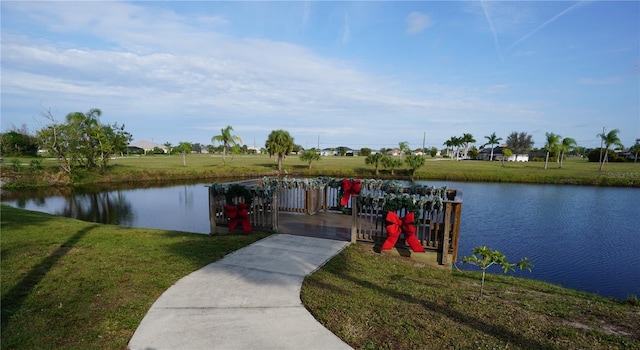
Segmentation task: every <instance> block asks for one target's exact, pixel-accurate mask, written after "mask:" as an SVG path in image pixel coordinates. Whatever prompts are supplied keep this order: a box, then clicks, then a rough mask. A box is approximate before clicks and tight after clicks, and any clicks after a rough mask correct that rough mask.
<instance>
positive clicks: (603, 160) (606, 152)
mask: <svg viewBox="0 0 640 350" xmlns="http://www.w3.org/2000/svg"><path fill="white" fill-rule="evenodd" d="M607 155H609V149H608V148H605V150H604V158H602V163H600V171H602V168H604V163H605V162H606V161H607Z"/></svg>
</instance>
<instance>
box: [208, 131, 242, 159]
mask: <svg viewBox="0 0 640 350" xmlns="http://www.w3.org/2000/svg"><path fill="white" fill-rule="evenodd" d="M232 131H233V127H232V126H231V125H228V126H227V127H226V128H224V129H220V135H216V136H213V137H212V138H211V142H213V143H216V142H217V143H220V144H222V164H226V157H227V148H228V147H229V146H233V145H236V144H238V143H239V142H242V138H240V136H237V135H232V134H231V132H232Z"/></svg>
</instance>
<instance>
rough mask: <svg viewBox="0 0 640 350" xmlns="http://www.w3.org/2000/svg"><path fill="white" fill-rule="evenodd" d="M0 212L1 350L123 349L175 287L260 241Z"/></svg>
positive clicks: (6, 210)
mask: <svg viewBox="0 0 640 350" xmlns="http://www.w3.org/2000/svg"><path fill="white" fill-rule="evenodd" d="M1 210H2V213H1V214H2V218H1V226H2V235H1V236H0V243H1V246H2V256H1V274H2V284H1V287H0V288H1V294H2V348H3V349H125V348H126V345H127V342H128V341H129V339H130V338H131V336H133V332H134V331H135V329H136V328H137V327H138V324H139V323H140V321H141V320H142V318H143V317H144V315H145V314H146V312H147V311H148V310H149V308H150V307H151V304H153V302H154V301H155V300H156V299H157V298H158V297H159V296H160V295H161V294H162V293H163V292H164V291H165V290H166V289H168V288H169V287H170V286H171V285H172V284H173V283H175V282H176V281H177V280H178V279H180V278H182V277H183V276H186V275H187V274H189V273H191V272H192V271H195V270H197V269H199V268H201V267H203V266H205V265H207V264H209V263H211V262H213V261H216V260H218V259H220V258H222V257H223V256H224V255H226V254H228V253H230V252H233V251H235V250H237V249H239V248H241V247H243V246H245V245H248V244H250V243H252V242H254V241H257V240H258V239H261V238H263V237H265V236H266V234H252V235H233V236H225V237H215V238H214V237H210V236H208V235H199V234H194V233H186V232H175V231H164V230H151V229H137V228H125V227H118V226H111V225H99V224H94V223H88V222H83V221H78V220H72V219H67V218H62V217H56V216H51V215H47V214H43V213H36V212H30V211H25V210H20V209H15V208H12V207H9V206H6V205H2V206H1Z"/></svg>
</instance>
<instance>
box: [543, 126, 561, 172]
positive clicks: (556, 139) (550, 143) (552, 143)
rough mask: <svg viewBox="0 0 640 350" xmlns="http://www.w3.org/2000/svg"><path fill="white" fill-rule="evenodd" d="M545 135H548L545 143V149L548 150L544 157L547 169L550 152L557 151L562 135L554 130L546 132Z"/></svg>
mask: <svg viewBox="0 0 640 350" xmlns="http://www.w3.org/2000/svg"><path fill="white" fill-rule="evenodd" d="M544 135H545V136H546V137H547V143H545V144H544V149H545V151H547V156H546V157H545V159H544V168H545V170H546V169H547V164H548V163H549V154H550V153H551V152H555V150H556V149H557V148H558V144H559V143H560V137H561V136H560V135H556V134H554V133H552V132H545V133H544Z"/></svg>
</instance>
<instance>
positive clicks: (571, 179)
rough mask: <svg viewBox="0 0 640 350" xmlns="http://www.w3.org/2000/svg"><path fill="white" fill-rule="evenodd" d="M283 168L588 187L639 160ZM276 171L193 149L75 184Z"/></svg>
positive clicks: (125, 160) (51, 165)
mask: <svg viewBox="0 0 640 350" xmlns="http://www.w3.org/2000/svg"><path fill="white" fill-rule="evenodd" d="M41 161H42V166H43V168H44V169H43V170H40V171H34V170H32V169H30V168H29V162H30V159H21V162H22V163H23V166H22V169H21V171H20V172H15V171H13V170H12V169H11V167H10V164H9V160H5V163H4V164H3V165H2V171H3V178H5V179H9V180H11V179H13V180H15V179H18V181H17V182H16V185H15V186H16V187H29V186H38V185H40V186H42V185H46V184H47V182H55V178H56V176H55V173H56V172H58V170H57V168H56V166H55V165H56V162H55V160H51V159H41ZM283 173H284V174H286V175H289V176H331V177H359V178H375V177H379V178H386V179H391V178H395V179H416V180H438V181H441V180H444V181H475V182H514V183H546V184H570V185H590V186H623V187H640V163H633V162H625V163H607V164H605V167H604V170H603V171H600V170H599V164H598V163H590V162H588V161H587V160H586V159H581V158H568V159H566V160H565V161H564V165H563V167H562V168H560V164H559V163H557V162H555V161H550V162H549V165H548V168H547V169H544V162H506V163H504V164H502V163H501V162H497V161H494V162H488V161H471V160H467V161H454V160H449V159H445V158H431V157H428V156H427V157H426V162H425V165H424V166H422V167H420V168H419V169H417V171H416V173H415V174H414V175H413V176H410V175H409V172H408V169H407V167H406V165H403V166H402V167H400V168H399V169H395V171H394V174H393V175H392V174H391V170H390V169H385V168H383V167H382V166H380V168H379V175H378V176H376V174H375V168H374V167H373V166H372V165H367V164H365V157H339V156H327V157H322V158H321V159H320V161H314V162H312V163H311V169H309V164H308V163H307V162H303V161H301V160H300V159H299V158H298V156H296V155H290V156H288V157H287V158H286V159H285V160H284V162H283ZM274 175H277V163H276V158H275V157H269V156H267V155H237V156H234V157H231V156H227V157H226V161H225V162H223V159H222V156H221V155H217V154H216V155H209V154H190V155H188V156H186V159H185V160H183V158H182V156H181V155H171V156H166V155H152V156H129V157H122V158H118V159H113V160H112V161H111V163H110V167H109V169H108V170H107V171H106V172H105V173H104V174H85V173H82V172H79V174H78V175H77V176H76V177H75V178H74V180H73V182H74V183H75V184H96V183H105V184H108V183H123V182H125V183H136V182H137V183H139V182H149V181H154V182H158V181H175V180H190V181H194V180H205V181H212V182H214V181H216V179H220V178H225V179H227V178H238V177H247V178H250V177H253V178H255V177H262V176H274Z"/></svg>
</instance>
